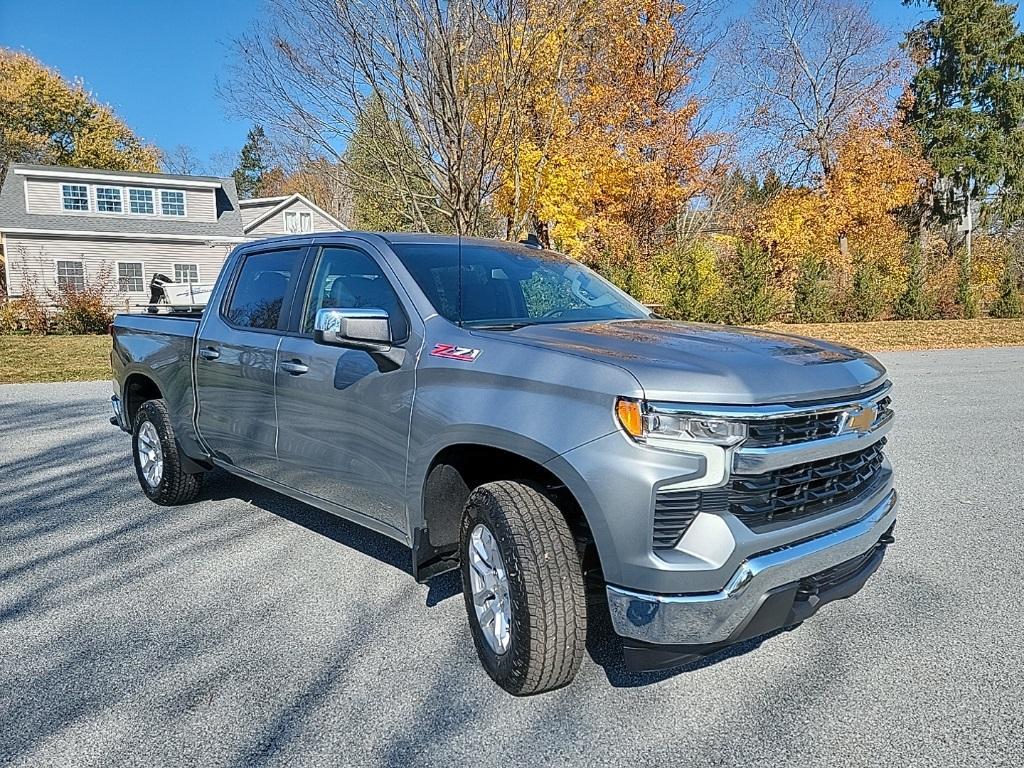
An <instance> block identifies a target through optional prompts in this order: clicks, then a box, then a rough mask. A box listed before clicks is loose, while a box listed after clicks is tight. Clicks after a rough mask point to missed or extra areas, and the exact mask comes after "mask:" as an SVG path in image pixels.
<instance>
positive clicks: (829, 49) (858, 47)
mask: <svg viewBox="0 0 1024 768" xmlns="http://www.w3.org/2000/svg"><path fill="white" fill-rule="evenodd" d="M726 59H727V60H729V62H730V63H731V68H730V69H731V72H732V74H733V86H734V88H735V92H736V95H737V99H738V103H739V104H740V105H741V107H742V109H741V112H740V114H741V116H743V117H744V119H745V120H746V121H747V122H748V123H749V125H750V126H751V127H752V128H753V129H754V131H755V133H756V134H759V135H760V136H761V149H762V152H763V153H764V154H765V155H766V156H768V157H770V158H771V159H772V160H773V161H774V163H776V164H777V165H778V166H780V167H782V166H785V167H787V168H788V176H789V178H790V179H791V180H801V179H804V180H814V179H816V178H818V177H821V176H825V177H827V176H828V175H829V174H830V173H831V172H832V170H833V169H834V167H835V163H836V150H837V145H838V142H839V140H840V138H841V137H842V136H843V135H844V134H846V132H847V131H848V130H849V129H850V128H851V127H852V126H854V125H856V124H857V123H858V122H860V121H861V120H862V118H863V116H864V112H865V108H866V107H867V108H868V109H869V110H870V109H871V108H872V106H877V105H879V104H882V103H884V102H885V96H886V91H887V90H888V88H889V87H890V86H891V85H893V83H894V82H895V79H896V77H897V75H898V61H897V59H896V58H895V56H894V55H893V51H892V46H891V44H890V41H889V35H888V32H887V31H886V29H885V28H884V27H882V26H881V25H880V24H878V23H877V22H876V21H874V19H873V18H872V15H871V9H870V7H869V6H868V5H867V3H865V2H861V1H859V0H755V2H754V4H753V7H752V9H751V12H750V13H749V14H748V18H747V19H746V20H745V21H744V22H743V23H741V24H740V25H739V26H738V28H737V30H736V32H735V33H734V36H733V40H732V44H731V45H729V46H728V49H727V53H726Z"/></svg>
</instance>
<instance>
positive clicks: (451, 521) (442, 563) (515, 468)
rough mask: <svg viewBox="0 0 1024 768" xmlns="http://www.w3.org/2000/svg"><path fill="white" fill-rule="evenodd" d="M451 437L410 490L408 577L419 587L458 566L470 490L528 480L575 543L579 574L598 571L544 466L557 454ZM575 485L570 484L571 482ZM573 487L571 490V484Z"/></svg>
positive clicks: (576, 516) (566, 491) (567, 501)
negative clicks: (542, 494) (562, 518)
mask: <svg viewBox="0 0 1024 768" xmlns="http://www.w3.org/2000/svg"><path fill="white" fill-rule="evenodd" d="M495 432H497V433H500V434H497V435H495V434H490V435H487V437H486V439H482V438H483V436H482V435H480V434H479V433H476V434H474V435H473V436H470V435H468V434H467V435H462V436H461V439H460V437H456V436H453V437H451V439H449V440H448V441H446V442H444V443H443V444H441V445H436V446H435V447H434V448H433V451H432V453H431V455H430V457H429V459H428V460H426V461H424V462H423V464H422V466H423V470H422V472H421V473H420V475H419V477H418V479H417V481H416V482H415V483H414V485H413V486H412V488H413V489H414V493H415V500H411V501H413V503H412V504H411V507H410V523H411V525H410V530H411V531H412V541H413V571H414V575H415V576H416V578H417V579H418V580H420V581H423V580H426V579H429V578H430V577H431V576H434V575H436V574H438V573H442V572H444V571H447V570H451V569H452V568H454V567H456V566H457V565H458V557H459V553H458V537H459V524H460V522H461V519H462V511H463V509H464V507H465V504H466V501H467V500H468V498H469V494H470V493H471V492H472V491H473V489H474V488H476V487H478V486H480V485H483V484H484V483H488V482H493V481H496V480H530V481H533V482H535V483H537V484H538V485H539V486H540V487H542V488H544V490H545V492H546V493H547V494H548V495H550V496H551V498H552V499H553V500H554V501H555V503H556V505H557V506H558V508H559V509H560V510H561V511H562V514H563V515H564V516H565V518H566V521H567V522H568V523H569V527H570V529H571V530H572V532H573V535H574V536H575V537H576V540H577V542H578V545H579V547H580V553H581V557H583V562H584V570H585V571H586V570H593V569H597V571H598V572H599V571H600V568H601V566H600V559H599V558H598V557H597V550H596V548H595V547H594V546H593V535H592V534H591V529H590V522H589V521H588V519H587V517H586V514H585V512H584V509H583V506H582V505H581V504H580V501H579V499H578V498H577V496H576V494H575V493H574V492H573V491H572V490H571V486H570V484H569V483H567V482H566V478H563V477H562V476H561V475H562V473H561V470H556V469H554V468H552V467H551V466H550V465H548V462H549V461H551V460H552V459H554V458H555V457H556V454H555V453H554V452H553V451H551V450H550V449H548V448H546V447H545V446H543V445H541V444H539V443H536V442H534V441H532V440H530V439H529V438H525V437H523V436H522V435H515V434H510V435H506V434H504V433H503V431H501V430H495ZM574 479H575V478H574ZM572 485H576V483H575V482H573V483H572Z"/></svg>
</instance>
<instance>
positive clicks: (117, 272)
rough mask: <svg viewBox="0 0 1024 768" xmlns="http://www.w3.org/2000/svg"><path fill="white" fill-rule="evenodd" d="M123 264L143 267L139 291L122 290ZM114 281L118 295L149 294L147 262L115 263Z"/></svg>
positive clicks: (131, 260)
mask: <svg viewBox="0 0 1024 768" xmlns="http://www.w3.org/2000/svg"><path fill="white" fill-rule="evenodd" d="M62 261H63V259H62ZM122 264H139V265H140V266H141V267H142V288H141V290H138V291H122V290H121V265H122ZM114 270H115V273H114V279H115V280H116V281H117V292H118V293H149V288H148V286H147V285H146V262H144V261H143V260H142V259H120V260H117V261H115V262H114Z"/></svg>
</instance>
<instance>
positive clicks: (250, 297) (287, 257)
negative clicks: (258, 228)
mask: <svg viewBox="0 0 1024 768" xmlns="http://www.w3.org/2000/svg"><path fill="white" fill-rule="evenodd" d="M301 256H302V251H301V250H294V249H293V250H289V251H268V252H266V253H254V254H252V255H250V256H246V257H245V261H244V262H242V268H241V269H240V270H239V273H238V281H237V282H236V283H235V290H234V292H233V293H232V294H231V303H230V304H229V305H228V309H227V319H228V322H230V323H231V324H232V325H239V326H242V327H243V328H277V327H278V324H279V323H280V321H281V307H282V306H283V305H284V297H285V296H286V295H287V294H288V284H289V282H290V281H291V279H292V276H293V275H294V274H296V273H297V272H298V270H299V265H300V263H301Z"/></svg>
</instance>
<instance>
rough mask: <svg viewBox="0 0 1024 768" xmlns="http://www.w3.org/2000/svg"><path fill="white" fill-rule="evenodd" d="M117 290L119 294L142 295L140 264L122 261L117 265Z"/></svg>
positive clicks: (139, 262) (138, 262)
mask: <svg viewBox="0 0 1024 768" xmlns="http://www.w3.org/2000/svg"><path fill="white" fill-rule="evenodd" d="M117 289H118V290H119V291H120V292H121V293H142V292H143V290H144V289H143V286H142V262H141V261H122V262H118V265H117Z"/></svg>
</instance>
